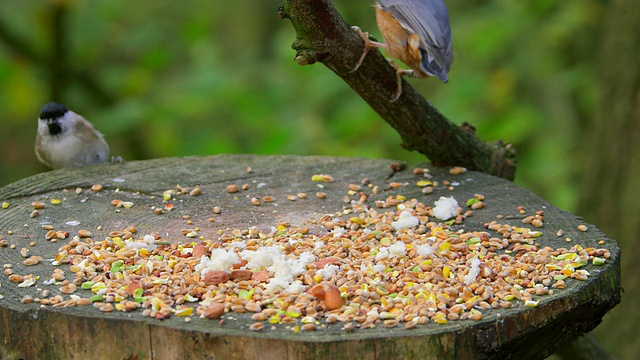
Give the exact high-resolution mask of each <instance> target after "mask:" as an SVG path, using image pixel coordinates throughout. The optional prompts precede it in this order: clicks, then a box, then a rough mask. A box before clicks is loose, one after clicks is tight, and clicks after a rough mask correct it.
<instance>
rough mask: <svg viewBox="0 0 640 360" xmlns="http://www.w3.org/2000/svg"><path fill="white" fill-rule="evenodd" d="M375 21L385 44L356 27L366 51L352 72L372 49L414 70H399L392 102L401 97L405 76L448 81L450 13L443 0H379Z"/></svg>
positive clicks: (450, 56) (450, 50)
mask: <svg viewBox="0 0 640 360" xmlns="http://www.w3.org/2000/svg"><path fill="white" fill-rule="evenodd" d="M376 3H377V4H376V21H377V23H378V28H379V29H380V33H381V34H382V37H383V38H384V43H379V42H375V41H371V40H369V34H368V33H366V32H363V31H362V30H360V28H359V27H357V26H354V27H353V29H354V30H355V31H356V32H357V33H358V35H360V37H361V38H362V39H363V40H364V45H365V49H364V52H363V53H362V56H361V57H360V60H359V61H358V63H357V64H356V66H355V67H354V68H353V70H351V72H354V71H356V70H357V69H358V68H359V67H360V65H361V64H362V61H363V60H364V58H365V57H366V55H367V53H368V52H369V50H370V49H371V48H374V47H384V48H386V49H387V50H388V52H389V53H390V54H391V55H392V56H393V57H395V58H396V59H399V60H400V61H402V62H403V63H405V64H406V65H407V66H408V67H409V68H410V69H411V70H407V69H402V68H399V67H398V66H397V65H396V64H395V62H393V61H392V65H393V67H394V68H395V69H396V74H397V76H398V90H397V93H396V96H395V97H394V98H393V99H392V100H391V102H394V101H396V100H398V99H399V98H400V95H402V76H403V75H408V76H411V77H416V78H422V77H426V76H437V77H438V78H439V79H440V80H442V82H444V83H446V82H447V81H448V78H447V74H448V73H449V69H450V68H451V61H452V60H453V54H452V45H451V27H450V25H449V12H448V11H447V7H446V6H445V4H444V2H443V1H442V0H376Z"/></svg>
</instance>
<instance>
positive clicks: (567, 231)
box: [0, 155, 621, 359]
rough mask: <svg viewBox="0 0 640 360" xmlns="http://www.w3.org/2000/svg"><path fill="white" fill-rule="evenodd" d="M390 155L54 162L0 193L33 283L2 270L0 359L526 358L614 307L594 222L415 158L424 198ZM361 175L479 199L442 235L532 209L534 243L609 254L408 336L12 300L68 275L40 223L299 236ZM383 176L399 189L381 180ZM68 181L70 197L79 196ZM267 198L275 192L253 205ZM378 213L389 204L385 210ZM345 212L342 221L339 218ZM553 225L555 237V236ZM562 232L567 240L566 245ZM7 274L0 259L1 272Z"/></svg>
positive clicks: (9, 255) (611, 267) (9, 239)
mask: <svg viewBox="0 0 640 360" xmlns="http://www.w3.org/2000/svg"><path fill="white" fill-rule="evenodd" d="M394 163H395V162H394V161H393V160H371V159H357V158H340V157H320V156H313V157H299V156H254V155H218V156H209V157H187V158H171V159H156V160H147V161H136V162H128V163H124V164H119V165H101V166H95V167H86V168H80V169H71V170H57V171H51V172H47V173H42V174H38V175H35V176H32V177H30V178H27V179H24V180H21V181H18V182H16V183H13V184H10V185H8V186H5V187H3V188H0V203H8V207H6V208H4V209H0V234H1V235H0V236H2V241H4V242H5V244H6V246H4V247H0V263H1V264H11V266H12V268H11V271H12V272H13V274H18V275H23V276H24V275H27V274H33V275H35V276H39V279H38V280H37V282H36V284H35V285H33V286H30V287H18V286H17V285H18V283H15V282H12V281H10V280H9V277H8V276H6V275H0V295H2V297H3V298H2V299H1V300H0V338H2V344H0V354H1V355H5V356H6V357H8V358H12V357H15V358H19V357H24V358H44V357H46V358H51V359H58V358H60V359H61V358H86V357H87V356H90V357H91V358H101V357H102V358H109V359H114V358H136V357H137V358H141V359H142V358H161V359H164V358H212V359H213V358H262V359H281V358H285V357H286V358H296V359H312V358H314V359H315V358H329V357H331V358H345V359H347V358H356V356H357V358H361V359H375V358H393V357H398V358H468V357H474V358H492V357H507V356H518V357H521V358H538V357H540V356H545V355H548V354H550V353H552V352H553V351H554V350H555V349H557V348H558V347H559V346H561V345H562V344H563V343H565V342H567V341H571V340H573V339H574V338H576V337H577V336H580V335H581V334H583V333H585V332H588V331H590V330H592V329H593V328H595V326H597V324H599V323H600V321H601V319H602V316H604V314H605V313H606V312H607V311H609V310H610V309H611V308H612V307H613V306H615V305H616V304H617V303H618V302H619V301H620V291H621V287H620V262H619V257H620V250H619V248H618V246H617V244H616V242H615V241H613V240H611V239H608V238H607V237H606V236H605V235H604V234H602V233H601V232H600V231H599V230H598V229H596V228H595V227H594V226H593V225H589V224H584V225H586V226H587V228H588V230H587V231H579V230H578V226H579V225H583V221H582V220H581V219H580V218H578V217H576V216H574V215H572V214H570V213H568V212H566V211H562V210H559V209H558V208H556V207H555V206H553V205H552V204H550V203H549V202H547V201H546V200H544V199H542V198H540V197H538V196H536V195H535V194H533V193H531V192H530V191H528V190H525V189H522V188H520V187H518V186H516V185H515V184H513V183H511V182H509V181H506V180H503V179H500V178H496V177H493V176H490V175H486V174H483V173H478V172H471V171H469V172H464V173H462V174H459V175H452V174H450V173H449V169H448V168H432V167H430V166H429V165H427V164H421V165H419V166H418V167H427V168H429V169H430V174H431V175H433V179H432V180H434V181H437V183H438V185H437V186H435V187H434V191H433V193H432V194H429V195H426V194H424V193H422V192H421V187H419V186H417V185H416V183H417V181H419V180H424V179H425V178H424V177H423V176H422V175H416V174H414V173H413V172H412V171H411V170H412V168H411V167H410V168H409V169H406V170H403V171H400V172H397V173H394V172H393V171H392V169H391V165H392V164H394ZM248 167H250V169H251V171H248ZM318 174H329V175H331V176H332V177H333V179H334V180H333V181H332V182H327V183H325V182H316V181H312V176H313V175H318ZM363 179H368V181H369V182H370V183H371V184H373V185H377V186H378V188H379V190H380V191H379V192H378V193H377V194H372V188H370V187H366V186H364V187H363V190H361V191H362V192H365V193H366V194H368V195H369V197H368V199H367V201H366V204H369V205H370V206H371V208H373V209H376V206H375V204H374V202H375V201H376V200H385V199H387V198H388V197H389V196H392V197H395V196H396V195H403V196H405V197H406V198H407V199H412V198H415V199H417V200H418V201H420V202H422V203H424V204H426V205H428V206H433V204H434V201H436V200H438V199H439V198H440V197H441V196H445V197H449V196H453V197H454V198H455V199H456V200H457V201H458V203H459V204H460V205H461V206H462V207H465V205H464V204H465V202H466V201H467V199H470V198H472V197H474V194H482V195H484V196H485V201H484V202H485V205H486V206H485V208H483V209H479V210H475V211H474V212H473V215H472V216H469V217H466V218H465V219H464V221H463V222H462V224H460V225H452V227H453V228H454V229H462V230H464V231H471V230H477V231H488V232H490V233H492V235H495V236H498V235H497V233H495V232H491V231H490V230H486V229H485V227H484V224H486V223H489V222H491V221H494V220H496V221H498V222H500V223H502V224H509V225H514V226H518V227H520V226H526V225H524V224H523V222H522V220H523V218H525V217H526V216H530V215H535V213H536V211H544V226H543V227H541V228H539V229H535V228H533V230H539V231H541V232H542V236H540V237H539V238H537V239H536V243H538V244H539V245H540V246H539V248H542V247H544V246H550V247H552V248H554V249H556V248H561V247H562V248H569V247H571V246H573V245H575V244H580V245H581V246H583V247H584V248H588V247H593V248H597V249H599V248H603V249H607V250H608V251H609V252H610V254H611V257H610V258H609V259H608V260H607V261H606V263H605V264H604V265H602V266H594V265H592V264H591V263H589V264H588V265H587V266H585V267H584V269H586V270H588V271H589V273H590V274H591V275H590V276H589V279H588V280H586V281H578V280H574V279H568V280H566V284H567V288H566V289H562V290H559V289H554V293H553V294H552V295H545V296H541V297H536V299H539V304H538V306H537V307H531V308H530V307H525V306H523V304H522V303H521V302H514V306H513V307H512V308H510V309H490V310H482V314H483V318H482V320H479V321H472V320H457V321H449V322H448V323H447V324H444V325H438V324H436V323H434V322H433V321H430V322H429V323H428V324H425V325H418V326H417V327H416V328H414V329H411V330H407V329H405V328H404V326H403V323H402V322H401V323H400V325H399V326H397V327H394V328H386V327H385V326H383V324H382V323H381V324H379V325H378V326H377V327H376V328H374V329H355V330H354V331H351V332H346V331H344V330H343V328H342V326H343V325H344V324H342V323H340V322H337V323H335V324H331V325H327V327H326V328H323V327H320V326H319V327H318V329H317V330H316V331H301V332H299V333H296V332H294V331H293V330H292V327H293V326H295V325H298V326H300V325H301V323H300V322H299V321H298V322H297V323H296V324H292V325H290V326H288V325H283V324H277V325H275V326H274V327H275V329H271V328H270V327H271V324H269V322H268V321H267V322H265V323H264V324H265V326H264V329H263V330H262V331H249V330H248V328H249V325H250V324H252V323H254V322H255V321H253V320H252V319H251V314H250V313H244V314H236V313H231V312H229V313H226V314H225V315H224V316H223V317H222V319H224V321H223V322H220V321H219V320H207V319H201V318H198V317H197V316H192V317H191V321H189V322H186V321H185V319H184V318H183V317H178V316H172V317H171V318H169V319H165V320H162V321H159V320H155V319H152V318H148V317H143V316H142V315H141V310H140V309H138V310H136V311H133V312H121V311H113V312H101V311H99V310H98V309H97V308H95V307H93V306H74V307H53V306H40V304H39V303H36V302H32V303H28V304H24V303H22V302H21V300H22V299H23V298H24V296H25V295H31V296H32V297H33V298H42V290H43V289H47V290H49V291H50V295H49V297H53V296H54V295H56V294H59V293H60V291H59V288H60V284H57V285H45V284H43V282H44V281H45V280H48V279H50V278H51V274H52V272H53V270H54V269H55V268H56V267H59V268H61V269H63V270H64V271H65V274H66V278H67V279H69V280H72V279H73V277H74V275H73V273H71V272H70V271H69V265H61V266H53V265H52V264H51V262H52V260H53V259H54V257H55V255H56V253H57V252H58V249H59V248H60V247H61V246H62V245H64V244H65V243H67V242H69V241H70V240H69V239H68V238H67V239H65V240H59V241H57V242H56V243H53V242H50V241H48V240H46V239H45V235H46V233H47V232H48V230H46V229H43V225H50V226H52V227H53V228H54V229H55V230H61V231H67V232H69V234H70V235H71V237H73V235H75V234H77V232H78V230H80V229H85V230H89V231H91V233H92V238H93V239H94V240H95V241H100V240H102V239H104V238H105V237H107V236H108V235H109V233H110V232H112V231H115V230H118V231H120V230H122V229H125V228H127V227H128V226H134V227H135V228H136V229H137V233H136V236H142V235H144V234H152V233H157V234H159V235H160V236H161V237H162V239H163V240H167V241H169V242H180V243H186V242H191V241H198V239H192V238H188V237H186V236H185V235H184V234H185V233H186V232H185V231H184V229H195V228H199V231H198V232H197V234H198V236H202V237H203V238H205V239H212V240H215V239H218V238H220V236H221V234H228V233H229V232H230V231H231V229H248V228H249V227H257V228H259V229H263V230H264V231H268V230H269V229H270V228H272V227H275V226H277V225H278V224H279V223H282V222H288V223H290V224H291V226H298V227H305V226H307V227H309V228H310V232H312V233H316V234H318V235H324V234H326V232H327V230H326V229H325V228H324V227H321V226H319V225H318V224H317V222H316V223H313V220H318V219H320V218H321V217H322V216H323V215H325V214H332V215H333V216H336V215H337V213H341V212H342V211H343V210H344V209H345V207H348V204H347V203H345V201H344V200H345V196H346V197H347V198H348V199H349V200H357V199H358V196H359V194H358V191H356V192H355V194H351V195H350V194H349V192H348V191H349V190H348V186H349V184H361V183H362V181H363ZM392 182H394V183H398V184H404V185H403V186H399V187H392V186H391V185H390V184H391V183H392ZM447 182H448V183H447ZM95 184H100V185H102V187H103V189H102V191H100V192H94V191H91V190H90V188H91V187H92V186H93V185H95ZM232 184H235V185H238V186H239V187H242V185H243V184H248V189H247V190H240V191H239V192H237V193H229V192H227V190H226V189H227V186H228V185H232ZM177 185H180V186H182V187H184V188H187V189H193V188H195V187H199V188H200V190H201V193H200V194H199V195H197V196H191V195H188V194H183V195H176V196H174V198H173V199H172V200H170V202H171V203H172V204H173V205H174V209H173V210H171V211H164V213H162V214H160V215H157V214H155V213H154V211H153V208H154V207H157V208H163V207H164V206H165V204H166V201H164V200H163V193H164V192H165V191H166V190H170V189H173V190H175V189H176V186H177ZM320 186H321V187H322V188H321V187H320ZM77 188H81V189H82V192H80V193H77V192H76V189H77ZM319 191H322V192H324V193H326V198H325V199H320V198H318V197H317V196H316V193H317V192H319ZM298 193H306V194H307V195H308V196H307V198H306V199H300V198H298V199H297V200H295V201H290V200H287V195H296V194H298ZM265 196H272V197H273V198H274V199H275V200H274V201H273V202H269V203H265V202H264V201H263V198H264V197H265ZM254 197H256V198H258V199H261V204H260V205H259V206H255V205H253V204H252V203H251V198H254ZM52 199H57V200H60V204H53V203H52V201H51V200H52ZM114 199H118V200H121V201H124V202H132V203H133V206H132V207H131V208H126V207H120V208H118V207H115V206H114V205H113V204H112V200H114ZM34 201H39V202H42V203H43V204H44V208H42V209H40V210H38V212H39V215H38V216H36V217H30V214H32V211H33V210H34V207H33V205H32V203H33V202H34ZM214 206H219V207H220V209H221V212H220V213H219V214H214V213H213V211H212V209H213V207H214ZM519 207H522V209H524V213H521V212H520V211H519ZM377 210H378V211H379V212H383V211H392V212H393V211H397V209H396V208H394V207H392V208H388V209H377ZM465 211H466V209H465ZM211 218H213V220H214V221H213V222H211V221H210V219H211ZM336 218H339V217H338V216H336ZM343 218H344V219H345V220H346V219H349V215H344V217H343ZM187 221H190V223H187ZM435 221H437V220H435ZM528 227H531V226H530V225H529V226H528ZM559 230H562V232H563V235H562V236H558V235H557V233H558V231H559ZM567 238H569V239H571V241H570V242H567V240H566V239H567ZM30 243H33V246H31V245H30ZM14 245H15V246H14ZM22 248H26V249H28V250H29V255H37V256H40V257H42V258H43V259H44V260H43V261H42V263H40V264H38V265H35V266H25V265H23V261H24V260H25V258H24V257H23V256H22V255H21V249H22ZM6 268H7V266H6V265H5V268H4V269H3V270H6ZM519 271H520V270H519ZM76 295H78V296H80V297H89V296H91V295H92V293H91V292H90V291H89V290H78V291H77V292H76ZM65 299H68V295H65ZM195 305H197V303H195V304H192V306H195ZM321 323H324V321H322V320H321ZM45 355H46V356H45ZM0 357H2V356H0Z"/></svg>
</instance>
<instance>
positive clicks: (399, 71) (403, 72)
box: [387, 59, 415, 103]
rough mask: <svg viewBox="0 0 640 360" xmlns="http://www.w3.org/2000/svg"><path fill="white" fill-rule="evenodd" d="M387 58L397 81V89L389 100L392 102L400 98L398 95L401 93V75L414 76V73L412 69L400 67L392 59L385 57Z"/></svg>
mask: <svg viewBox="0 0 640 360" xmlns="http://www.w3.org/2000/svg"><path fill="white" fill-rule="evenodd" d="M387 60H389V64H391V66H392V67H393V69H394V70H395V71H396V79H397V82H398V90H396V95H395V96H394V97H393V98H392V99H391V100H389V102H390V103H392V102H396V101H397V100H398V99H400V96H401V95H402V77H403V76H409V77H415V73H414V72H413V70H407V69H404V68H401V67H400V66H398V64H397V63H396V62H395V60H393V59H387Z"/></svg>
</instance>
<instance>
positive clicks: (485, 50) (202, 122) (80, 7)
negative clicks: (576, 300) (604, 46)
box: [0, 0, 615, 353]
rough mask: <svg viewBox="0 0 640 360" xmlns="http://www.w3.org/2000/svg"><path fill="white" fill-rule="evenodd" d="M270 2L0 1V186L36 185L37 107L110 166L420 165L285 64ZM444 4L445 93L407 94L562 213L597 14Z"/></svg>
mask: <svg viewBox="0 0 640 360" xmlns="http://www.w3.org/2000/svg"><path fill="white" fill-rule="evenodd" d="M280 2H281V0H239V1H228V2H224V3H222V2H219V1H205V0H187V1H181V2H177V1H168V0H156V1H153V2H144V3H136V4H135V5H136V6H132V3H131V2H129V1H123V0H93V1H79V0H32V1H12V0H0V3H1V9H2V11H1V12H0V121H1V123H2V124H3V126H4V130H3V131H0V146H1V147H2V151H1V153H0V186H2V185H5V184H8V183H10V182H12V181H15V180H17V179H20V178H23V177H27V176H30V175H33V174H35V173H37V172H40V171H46V168H44V166H43V165H40V164H39V163H38V161H37V159H36V157H35V156H34V154H33V141H34V138H35V129H36V123H37V116H38V113H39V109H40V107H41V106H42V105H43V104H44V103H46V102H48V101H51V100H56V101H59V102H62V103H64V104H65V105H67V106H68V107H69V108H71V109H73V110H75V111H76V112H78V113H80V114H82V115H84V116H85V117H87V118H88V119H89V120H90V121H92V122H93V123H94V124H95V125H96V127H97V128H98V129H100V130H101V131H102V132H103V133H104V134H105V136H106V139H107V141H108V142H109V144H110V146H111V152H112V154H113V155H121V156H122V157H123V158H124V159H125V160H136V159H149V158H158V157H170V156H186V155H207V154H218V153H255V154H298V155H312V154H313V155H316V154H322V155H339V156H357V157H370V158H393V159H399V160H405V161H407V162H408V163H409V164H410V165H413V164H416V163H418V162H421V161H424V160H426V159H425V158H424V156H422V155H421V154H419V153H411V152H408V151H405V150H404V149H403V148H402V147H401V146H400V141H401V140H400V137H399V136H398V135H397V134H396V133H395V131H394V130H393V129H392V128H391V127H390V126H388V125H387V124H386V123H385V122H384V121H382V120H381V119H380V118H379V117H378V115H377V114H376V113H375V112H373V111H372V110H371V109H370V108H369V107H368V106H367V105H366V104H365V103H364V101H362V100H361V99H360V98H359V97H358V95H357V94H356V93H355V92H353V91H352V90H351V89H350V88H348V86H346V85H345V84H344V83H343V82H342V81H341V80H340V79H339V78H338V77H336V76H335V75H333V74H332V73H331V71H328V70H327V69H326V68H324V67H323V66H322V65H321V64H317V65H313V66H305V67H300V66H298V65H296V64H295V63H294V62H293V57H294V52H293V50H292V49H291V43H292V42H293V41H294V39H295V33H294V31H293V29H292V27H291V25H290V24H289V22H288V21H286V20H284V21H282V20H279V19H278V18H277V16H276V11H277V8H278V5H279V3H280ZM445 2H446V3H447V5H448V7H449V11H450V17H451V26H452V31H453V43H454V55H455V60H454V64H453V68H452V71H451V74H450V81H449V83H448V84H446V85H445V84H442V83H440V82H438V81H437V80H434V79H427V80H415V79H410V80H409V81H410V82H411V83H412V84H413V85H414V86H415V87H417V88H418V90H419V91H420V92H421V93H422V94H423V95H424V96H425V97H426V98H427V99H428V100H429V101H431V102H432V103H433V104H434V105H435V106H436V107H437V108H438V109H439V110H440V111H441V112H442V113H443V114H444V115H445V116H447V117H448V118H449V119H451V120H452V121H454V122H456V123H458V124H460V123H462V122H463V121H467V122H470V123H473V124H475V125H476V128H477V134H478V136H479V137H480V138H481V139H483V140H485V141H493V140H496V139H501V140H503V141H505V142H511V143H513V144H514V145H515V148H516V149H517V151H518V159H519V164H518V169H517V173H516V182H517V183H519V184H520V185H522V186H524V187H526V188H528V189H530V190H532V191H534V192H535V193H537V194H539V195H541V196H543V197H545V198H547V199H549V200H550V201H551V202H553V203H555V204H556V205H558V206H560V207H561V208H565V209H568V210H572V211H575V210H576V209H575V206H576V199H577V196H578V194H577V193H576V192H577V190H576V189H577V187H576V183H577V181H579V177H578V170H579V169H580V168H579V166H578V164H577V159H579V157H578V156H577V154H576V151H577V150H576V149H577V144H578V142H579V141H580V139H581V136H582V135H583V126H584V122H585V119H586V118H588V117H591V116H593V115H592V114H593V112H594V109H595V107H596V106H597V96H598V94H597V88H596V86H595V84H596V79H595V77H594V73H595V71H596V64H595V61H594V60H593V55H592V53H593V52H594V49H595V48H597V47H598V45H599V44H598V42H599V40H600V38H599V27H600V25H601V23H600V22H601V19H602V14H603V12H604V11H605V4H606V1H604V0H572V1H561V0H467V1H454V0H448V1H447V0H445ZM334 3H335V5H336V6H337V7H338V9H339V10H340V12H341V14H342V15H343V17H344V18H345V19H346V20H347V22H349V23H350V24H354V25H355V24H357V25H359V26H360V27H361V28H363V29H365V30H366V31H369V32H370V33H372V34H373V35H374V36H376V37H377V38H381V37H380V35H379V32H378V30H377V28H376V26H375V19H374V12H373V9H372V8H371V5H372V4H373V3H374V1H373V0H362V1H354V0H334ZM56 26H59V27H56ZM56 29H59V33H57V32H56ZM56 34H59V35H62V37H60V36H56ZM60 69H62V70H60ZM56 71H62V74H60V73H58V74H55V72H56ZM53 79H57V80H56V81H53ZM612 350H613V351H614V353H615V349H612Z"/></svg>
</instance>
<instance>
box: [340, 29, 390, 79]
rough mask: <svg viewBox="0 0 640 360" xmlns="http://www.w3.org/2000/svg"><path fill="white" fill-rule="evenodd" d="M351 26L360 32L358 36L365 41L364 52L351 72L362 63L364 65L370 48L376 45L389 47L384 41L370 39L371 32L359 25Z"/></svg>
mask: <svg viewBox="0 0 640 360" xmlns="http://www.w3.org/2000/svg"><path fill="white" fill-rule="evenodd" d="M351 28H352V29H353V31H355V32H356V34H358V36H360V39H362V41H363V42H364V51H363V52H362V55H361V56H360V59H359V60H358V62H357V63H356V66H354V67H353V69H351V70H350V71H349V74H351V73H353V72H355V71H356V70H358V68H360V65H362V62H363V61H364V58H365V57H367V54H368V53H369V50H371V49H372V48H376V47H387V45H386V44H384V43H381V42H377V41H373V40H371V39H369V33H368V32H366V31H362V29H360V27H359V26H355V25H354V26H352V27H351Z"/></svg>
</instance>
